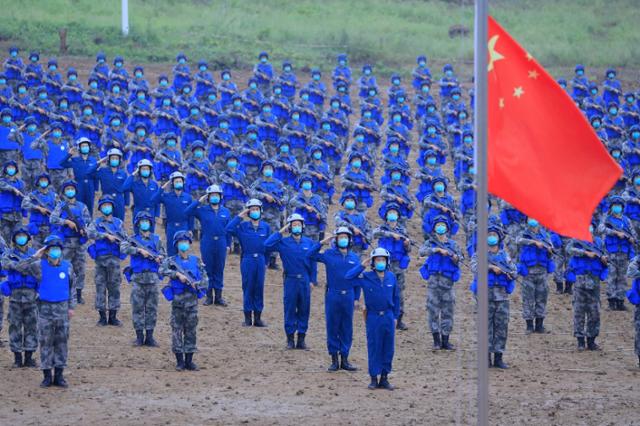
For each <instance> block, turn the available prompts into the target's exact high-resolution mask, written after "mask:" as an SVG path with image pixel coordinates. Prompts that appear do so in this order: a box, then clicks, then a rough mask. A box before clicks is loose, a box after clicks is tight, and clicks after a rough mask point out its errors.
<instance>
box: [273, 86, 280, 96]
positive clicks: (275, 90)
mask: <svg viewBox="0 0 640 426" xmlns="http://www.w3.org/2000/svg"><path fill="white" fill-rule="evenodd" d="M273 93H275V94H276V95H279V94H280V93H282V89H280V88H279V87H278V88H275V89H273Z"/></svg>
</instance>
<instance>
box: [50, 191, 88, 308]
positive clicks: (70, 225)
mask: <svg viewBox="0 0 640 426" xmlns="http://www.w3.org/2000/svg"><path fill="white" fill-rule="evenodd" d="M76 188H77V186H76V182H75V181H72V180H69V181H66V182H64V183H63V184H62V191H63V194H64V197H63V198H62V200H61V201H60V202H59V203H58V204H56V207H55V208H54V209H53V212H51V218H50V220H51V225H53V226H54V228H56V233H57V234H60V235H61V236H62V238H63V239H64V244H62V245H61V246H62V247H63V248H64V258H65V259H66V261H68V262H71V265H73V269H72V271H73V272H74V273H75V276H74V277H73V282H74V285H73V286H74V288H75V289H76V298H77V301H78V303H80V304H83V303H84V299H83V298H82V289H83V288H84V275H85V263H86V262H85V255H84V254H85V248H84V244H85V243H86V242H87V229H86V227H87V225H89V223H90V222H91V216H90V215H89V210H87V206H85V205H84V204H83V203H81V202H80V201H78V200H76V194H77V189H76Z"/></svg>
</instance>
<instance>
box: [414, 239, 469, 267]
mask: <svg viewBox="0 0 640 426" xmlns="http://www.w3.org/2000/svg"><path fill="white" fill-rule="evenodd" d="M428 243H431V244H435V247H433V246H431V249H432V250H433V251H435V252H437V253H440V254H441V255H443V256H447V257H449V258H451V261H452V262H453V263H454V264H456V265H457V264H458V263H459V262H460V260H461V256H460V255H458V254H457V253H455V252H454V251H453V249H452V248H451V247H447V246H445V245H444V244H443V243H442V242H441V241H440V240H438V239H437V238H432V239H430V240H429V241H428V242H427V244H428ZM423 257H424V256H423Z"/></svg>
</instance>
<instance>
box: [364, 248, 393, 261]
mask: <svg viewBox="0 0 640 426" xmlns="http://www.w3.org/2000/svg"><path fill="white" fill-rule="evenodd" d="M376 257H386V258H387V261H388V260H389V258H390V257H391V255H390V254H389V251H388V250H387V249H386V248H382V247H378V248H375V249H373V251H372V252H371V256H369V258H370V259H371V260H373V259H374V258H376Z"/></svg>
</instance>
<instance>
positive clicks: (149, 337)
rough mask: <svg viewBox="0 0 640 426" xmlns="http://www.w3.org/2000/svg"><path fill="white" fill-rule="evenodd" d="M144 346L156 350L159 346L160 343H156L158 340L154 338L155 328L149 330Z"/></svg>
mask: <svg viewBox="0 0 640 426" xmlns="http://www.w3.org/2000/svg"><path fill="white" fill-rule="evenodd" d="M144 345H145V346H151V347H152V348H155V347H157V346H158V342H156V339H154V338H153V328H152V329H149V330H147V335H146V337H145V339H144Z"/></svg>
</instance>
